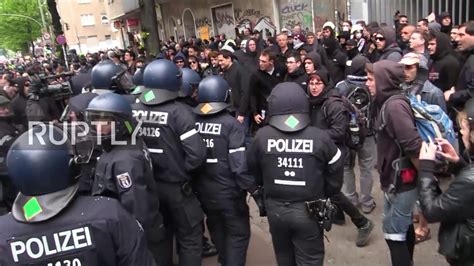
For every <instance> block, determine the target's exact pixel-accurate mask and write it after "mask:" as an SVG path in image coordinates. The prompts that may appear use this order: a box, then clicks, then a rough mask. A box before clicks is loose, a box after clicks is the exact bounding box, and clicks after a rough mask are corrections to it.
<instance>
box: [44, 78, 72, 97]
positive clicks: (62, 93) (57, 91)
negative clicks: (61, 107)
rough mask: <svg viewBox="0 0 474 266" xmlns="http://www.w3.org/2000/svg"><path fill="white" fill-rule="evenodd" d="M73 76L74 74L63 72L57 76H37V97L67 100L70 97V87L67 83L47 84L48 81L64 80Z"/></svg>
mask: <svg viewBox="0 0 474 266" xmlns="http://www.w3.org/2000/svg"><path fill="white" fill-rule="evenodd" d="M71 76H74V72H64V73H61V74H57V75H50V76H44V75H41V74H40V75H38V77H39V80H40V84H41V88H39V90H38V96H40V97H44V96H49V97H51V98H53V99H55V100H60V99H65V98H69V96H71V95H72V86H71V83H70V82H69V81H62V82H58V83H52V84H50V83H49V80H52V79H55V80H56V79H58V78H64V77H71Z"/></svg>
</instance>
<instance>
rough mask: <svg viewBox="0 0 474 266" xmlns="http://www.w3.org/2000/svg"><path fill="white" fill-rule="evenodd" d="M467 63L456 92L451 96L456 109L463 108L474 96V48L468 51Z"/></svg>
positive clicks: (450, 100)
mask: <svg viewBox="0 0 474 266" xmlns="http://www.w3.org/2000/svg"><path fill="white" fill-rule="evenodd" d="M466 58H467V59H466V61H465V62H464V65H463V66H462V68H461V71H460V72H459V77H458V79H457V84H456V92H455V93H454V94H452V95H451V97H450V98H449V102H450V103H451V104H453V105H454V106H455V107H456V106H457V107H462V106H464V103H465V102H466V101H467V100H469V99H470V98H471V97H472V96H473V95H474V48H471V49H470V50H469V51H466Z"/></svg>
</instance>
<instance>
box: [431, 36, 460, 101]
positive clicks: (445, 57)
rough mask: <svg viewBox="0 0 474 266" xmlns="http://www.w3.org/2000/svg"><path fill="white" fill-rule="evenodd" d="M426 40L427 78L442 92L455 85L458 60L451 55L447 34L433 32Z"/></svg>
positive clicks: (457, 73) (451, 50) (458, 68)
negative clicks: (427, 53)
mask: <svg viewBox="0 0 474 266" xmlns="http://www.w3.org/2000/svg"><path fill="white" fill-rule="evenodd" d="M430 38H431V39H430V40H429V41H428V51H429V53H430V59H431V61H430V65H429V74H428V78H429V80H430V81H431V82H432V83H433V84H434V85H435V86H436V87H438V88H440V89H441V90H442V91H443V92H444V91H447V90H450V89H451V88H452V87H453V86H455V85H456V79H457V78H458V75H459V70H460V66H459V61H458V59H457V58H456V56H454V55H453V49H452V48H451V44H450V41H449V36H448V35H446V34H444V33H442V32H433V33H432V34H431V36H430Z"/></svg>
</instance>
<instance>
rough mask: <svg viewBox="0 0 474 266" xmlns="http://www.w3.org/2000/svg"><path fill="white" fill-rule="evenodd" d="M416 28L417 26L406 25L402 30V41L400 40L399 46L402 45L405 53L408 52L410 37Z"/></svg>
mask: <svg viewBox="0 0 474 266" xmlns="http://www.w3.org/2000/svg"><path fill="white" fill-rule="evenodd" d="M415 30H416V28H415V26H413V25H406V26H405V27H403V28H402V30H401V31H400V41H399V42H398V46H400V49H402V51H403V53H404V54H406V53H408V48H409V45H410V44H409V43H410V37H411V35H412V34H413V32H414V31H415Z"/></svg>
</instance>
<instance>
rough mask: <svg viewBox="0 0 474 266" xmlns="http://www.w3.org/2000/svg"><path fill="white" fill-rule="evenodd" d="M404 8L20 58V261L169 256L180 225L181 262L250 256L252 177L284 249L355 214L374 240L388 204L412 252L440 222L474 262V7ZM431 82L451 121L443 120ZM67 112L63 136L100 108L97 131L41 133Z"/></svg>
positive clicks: (396, 231) (6, 148) (320, 240)
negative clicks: (149, 47) (144, 45)
mask: <svg viewBox="0 0 474 266" xmlns="http://www.w3.org/2000/svg"><path fill="white" fill-rule="evenodd" d="M394 18H395V20H394V25H395V26H394V27H392V26H387V24H386V23H380V24H379V23H377V22H371V23H368V24H367V23H366V22H364V21H357V22H356V23H352V22H351V21H344V22H343V23H342V27H340V28H339V27H336V25H335V24H334V23H332V22H330V21H329V22H326V23H325V24H324V25H323V27H322V28H321V29H320V31H318V32H316V33H313V32H303V31H302V29H301V27H300V26H295V27H294V28H293V29H286V28H283V29H281V31H280V33H278V34H277V35H276V36H274V37H273V36H268V33H267V36H268V38H267V39H266V40H264V39H263V38H262V36H261V32H258V31H252V30H251V29H250V28H246V29H245V30H244V31H243V32H242V33H239V34H238V37H237V38H236V39H235V40H232V39H228V38H227V37H226V36H225V34H220V35H218V36H215V37H212V38H211V39H210V40H200V39H198V38H194V37H192V38H190V39H189V40H187V41H185V40H184V39H183V38H180V39H179V40H177V41H176V40H175V39H174V38H173V37H172V38H171V39H170V40H168V41H166V42H163V43H162V45H161V49H160V51H159V52H158V55H156V56H151V55H149V56H145V55H144V54H143V52H142V51H133V48H132V47H129V48H128V49H127V50H118V49H115V50H110V51H106V52H98V53H88V54H86V55H81V56H78V55H77V54H76V53H75V51H70V53H69V55H68V57H69V59H70V62H71V63H70V65H69V66H68V69H70V70H71V71H69V72H68V71H66V67H65V66H63V65H61V63H60V62H59V60H58V59H55V58H51V57H49V56H48V57H47V58H45V57H43V56H38V57H36V58H31V57H22V58H17V59H15V60H10V61H9V62H6V63H4V64H3V65H2V68H1V69H2V71H3V73H2V78H1V80H0V86H1V87H2V89H1V90H0V169H1V171H0V176H1V186H2V187H1V192H2V193H0V195H1V197H0V203H1V206H2V207H3V209H4V210H6V212H9V213H8V214H5V215H4V216H2V217H1V218H0V227H1V228H2V229H1V230H0V241H1V242H0V249H2V250H4V251H5V252H2V253H1V254H0V265H3V264H5V265H14V264H15V263H23V264H25V263H33V264H37V263H46V264H47V263H53V264H51V265H56V264H54V262H57V261H60V260H62V259H63V258H65V259H67V260H68V262H71V263H72V262H74V261H75V260H78V261H79V263H82V265H114V264H117V265H155V263H156V264H157V265H166V266H167V265H172V263H173V262H172V260H173V258H172V257H173V255H172V251H173V240H174V241H175V242H176V246H177V253H178V260H179V265H201V256H212V255H215V254H216V253H217V255H218V261H219V263H220V264H221V265H245V262H246V253H247V249H248V246H249V240H250V234H251V232H250V217H249V208H248V205H247V198H248V197H249V196H250V197H252V198H253V199H254V200H255V203H256V205H257V207H258V208H259V211H260V215H261V216H267V217H268V222H269V226H270V233H271V235H272V242H273V248H274V251H275V255H276V260H277V263H278V265H323V263H324V230H330V229H331V224H337V225H343V224H345V218H346V217H345V216H346V215H347V216H349V217H350V219H351V222H352V223H353V224H354V226H355V227H356V230H357V234H358V235H357V240H356V243H355V245H356V246H357V247H364V246H366V245H368V244H369V242H370V238H371V233H372V230H373V228H374V223H376V221H372V220H370V219H369V218H367V217H366V215H367V214H370V213H372V212H373V211H374V209H375V208H377V204H379V205H383V220H382V221H381V223H382V229H383V233H384V238H385V241H386V243H387V246H388V248H389V250H390V257H391V262H392V265H395V266H399V265H400V266H405V265H414V261H413V253H414V246H415V244H416V243H420V242H423V241H426V240H429V239H430V238H431V232H430V228H429V223H435V222H440V223H441V227H440V231H439V239H438V241H439V243H440V248H439V252H440V253H441V254H442V255H444V256H445V257H446V259H447V261H448V262H449V263H450V264H451V265H473V263H474V257H473V254H474V208H473V207H472V204H471V203H472V202H474V192H473V191H474V190H472V188H473V186H474V175H473V174H472V164H471V158H472V157H473V156H474V149H473V147H474V138H473V137H472V136H474V133H473V132H474V129H472V128H473V125H474V99H471V98H472V95H473V91H474V21H470V22H467V23H465V24H462V25H453V24H452V19H451V15H450V14H449V13H447V12H443V13H440V14H438V15H436V16H435V15H434V14H431V15H429V16H427V17H426V18H423V19H420V20H419V21H417V22H416V23H415V22H410V21H408V18H407V16H404V15H400V14H399V13H396V14H395V17H394ZM414 102H417V103H418V104H419V105H421V106H424V107H423V108H426V109H423V110H427V112H437V113H438V114H440V116H441V118H440V119H438V118H432V117H431V118H430V119H431V120H430V119H428V120H430V123H431V124H436V127H435V128H436V129H441V130H435V131H440V132H435V133H436V134H434V135H432V136H430V135H429V134H428V135H426V134H425V131H424V130H423V129H421V128H420V127H419V125H418V123H417V119H419V117H418V116H417V114H418V113H417V112H416V110H415V109H416V108H415V107H414V106H413V105H414ZM418 112H419V110H418ZM442 119H444V120H442ZM425 120H426V117H425ZM440 121H441V122H440ZM48 122H54V124H55V127H46V128H45V130H46V131H47V132H48V134H49V135H50V136H52V135H53V136H56V135H61V134H63V132H66V131H67V126H65V125H64V124H63V126H61V123H59V122H67V123H73V122H85V123H86V124H87V125H89V126H90V127H91V128H92V130H91V131H90V132H88V134H89V136H90V135H93V136H94V137H97V138H85V139H84V140H82V141H81V142H80V143H81V145H79V144H77V143H72V141H70V142H68V143H66V144H61V145H57V144H55V142H54V141H51V139H50V140H46V141H45V140H43V139H42V140H41V141H40V140H35V141H33V143H31V138H29V137H30V136H31V135H32V133H35V135H36V136H38V135H41V134H45V132H46V131H45V132H43V131H41V129H39V127H38V126H36V127H32V125H33V124H35V125H38V123H45V124H46V123H48ZM440 123H441V124H440ZM451 129H452V131H451ZM41 132H42V133H41ZM48 134H46V135H48ZM74 137H76V136H71V135H70V136H69V138H74ZM82 137H84V136H82ZM91 139H92V141H91ZM98 140H100V141H98ZM116 140H120V141H124V142H125V143H126V144H118V143H117V142H116ZM132 140H133V141H132ZM31 154H34V156H31ZM33 157H34V158H33ZM374 167H375V168H376V169H377V171H374ZM356 170H358V171H359V172H360V174H359V178H356V173H355V172H356ZM375 172H377V173H378V174H377V175H374V174H375ZM377 176H379V184H380V188H381V189H382V191H383V202H376V200H375V199H374V197H373V192H372V191H373V189H374V188H373V187H374V183H376V177H377ZM450 177H453V178H452V179H449V178H450ZM440 180H441V181H443V180H450V183H449V184H448V185H447V188H446V189H445V190H444V191H442V190H441V189H440V188H439V187H440V186H439V182H440ZM356 181H359V182H360V185H359V186H357V185H356ZM356 187H359V191H357V189H356ZM375 189H379V186H376V188H375ZM90 196H94V198H91V197H90ZM100 196H102V197H100ZM106 197H110V198H114V199H116V200H118V201H113V200H111V201H110V202H109V200H104V199H108V198H106ZM79 213H80V215H79ZM135 220H137V221H138V222H139V223H138V224H137V223H136V222H135ZM415 223H418V225H417V228H415V226H414V224H415ZM204 224H206V225H207V229H208V231H209V236H210V238H211V240H212V243H211V242H210V241H209V239H207V238H206V237H205V236H204V231H205V228H206V226H205V225H204ZM333 230H337V228H336V229H333ZM61 234H62V235H61ZM65 234H69V235H71V239H72V240H71V241H74V243H72V242H71V243H72V244H71V243H69V242H68V240H64V239H62V238H61V237H63V236H64V235H65ZM61 241H64V243H63V242H61ZM60 243H62V247H60ZM68 243H69V244H68ZM68 245H70V246H68ZM214 245H215V246H214ZM67 248H69V249H67ZM68 250H72V251H71V252H68ZM53 254H56V255H53ZM61 265H62V264H61ZM73 265H81V264H73Z"/></svg>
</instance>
